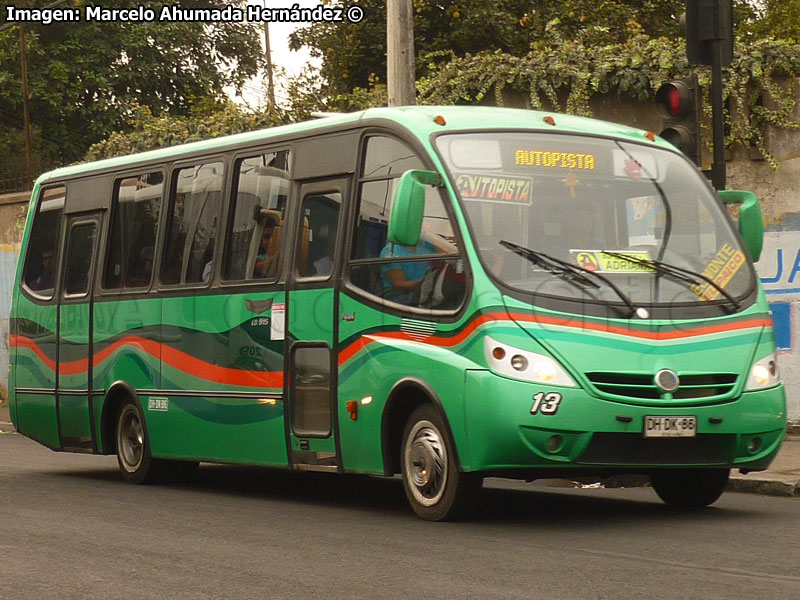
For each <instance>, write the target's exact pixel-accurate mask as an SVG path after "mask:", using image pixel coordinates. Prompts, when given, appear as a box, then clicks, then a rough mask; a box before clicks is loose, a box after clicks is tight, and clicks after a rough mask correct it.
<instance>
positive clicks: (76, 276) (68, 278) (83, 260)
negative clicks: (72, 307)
mask: <svg viewBox="0 0 800 600" xmlns="http://www.w3.org/2000/svg"><path fill="white" fill-rule="evenodd" d="M96 230H97V225H96V224H95V223H84V224H81V225H76V226H74V227H72V229H71V231H70V233H69V236H68V238H67V245H68V247H67V252H66V259H65V265H66V266H65V269H64V285H63V287H62V290H63V291H62V294H63V295H64V296H82V295H85V294H86V293H87V292H88V291H89V272H90V270H91V267H92V251H93V250H94V239H95V235H96Z"/></svg>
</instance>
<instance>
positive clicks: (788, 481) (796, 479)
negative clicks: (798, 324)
mask: <svg viewBox="0 0 800 600" xmlns="http://www.w3.org/2000/svg"><path fill="white" fill-rule="evenodd" d="M13 430H14V428H13V426H12V425H11V418H10V416H9V414H8V405H7V404H3V405H2V406H0V432H2V433H8V432H11V431H13ZM789 431H790V435H787V436H786V439H785V440H784V442H783V446H781V450H780V452H779V453H778V456H776V457H775V460H774V461H772V465H770V468H769V470H768V471H759V472H758V473H749V474H747V475H742V474H741V473H739V471H738V470H736V469H734V470H732V471H731V480H730V483H729V484H728V489H729V490H731V491H734V492H747V493H751V494H764V495H767V496H800V427H798V426H797V425H795V426H794V427H792V428H790V430H789Z"/></svg>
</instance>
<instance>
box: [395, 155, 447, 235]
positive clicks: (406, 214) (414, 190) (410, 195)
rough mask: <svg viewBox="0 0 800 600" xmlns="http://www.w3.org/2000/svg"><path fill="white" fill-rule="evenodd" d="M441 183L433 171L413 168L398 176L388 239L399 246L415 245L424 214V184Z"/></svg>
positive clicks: (437, 184)
mask: <svg viewBox="0 0 800 600" xmlns="http://www.w3.org/2000/svg"><path fill="white" fill-rule="evenodd" d="M426 185H435V186H440V185H442V178H441V177H440V176H439V174H438V173H434V172H433V171H421V170H418V169H414V170H411V171H406V172H405V173H403V175H402V176H401V177H400V181H399V182H398V184H397V189H396V190H395V192H394V197H393V198H392V216H391V217H390V218H389V232H388V237H389V241H390V242H392V243H393V244H399V245H401V246H416V245H417V242H419V234H420V231H421V230H422V218H423V217H424V216H425V186H426Z"/></svg>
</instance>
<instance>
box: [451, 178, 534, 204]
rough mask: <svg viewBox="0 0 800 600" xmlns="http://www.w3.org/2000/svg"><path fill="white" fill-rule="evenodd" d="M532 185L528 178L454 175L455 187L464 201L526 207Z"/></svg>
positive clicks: (528, 202)
mask: <svg viewBox="0 0 800 600" xmlns="http://www.w3.org/2000/svg"><path fill="white" fill-rule="evenodd" d="M532 185H533V181H532V180H531V179H530V178H529V177H508V176H501V175H478V174H475V173H469V174H467V173H461V174H456V187H457V188H458V192H459V194H461V197H462V198H463V199H464V200H489V201H490V202H503V203H508V204H526V205H528V204H530V203H531V186H532Z"/></svg>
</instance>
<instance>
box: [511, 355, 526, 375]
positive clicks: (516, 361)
mask: <svg viewBox="0 0 800 600" xmlns="http://www.w3.org/2000/svg"><path fill="white" fill-rule="evenodd" d="M511 366H512V367H514V368H515V369H516V370H517V371H524V370H525V369H527V368H528V359H527V358H525V357H524V356H522V355H521V354H515V355H514V356H512V357H511Z"/></svg>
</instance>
